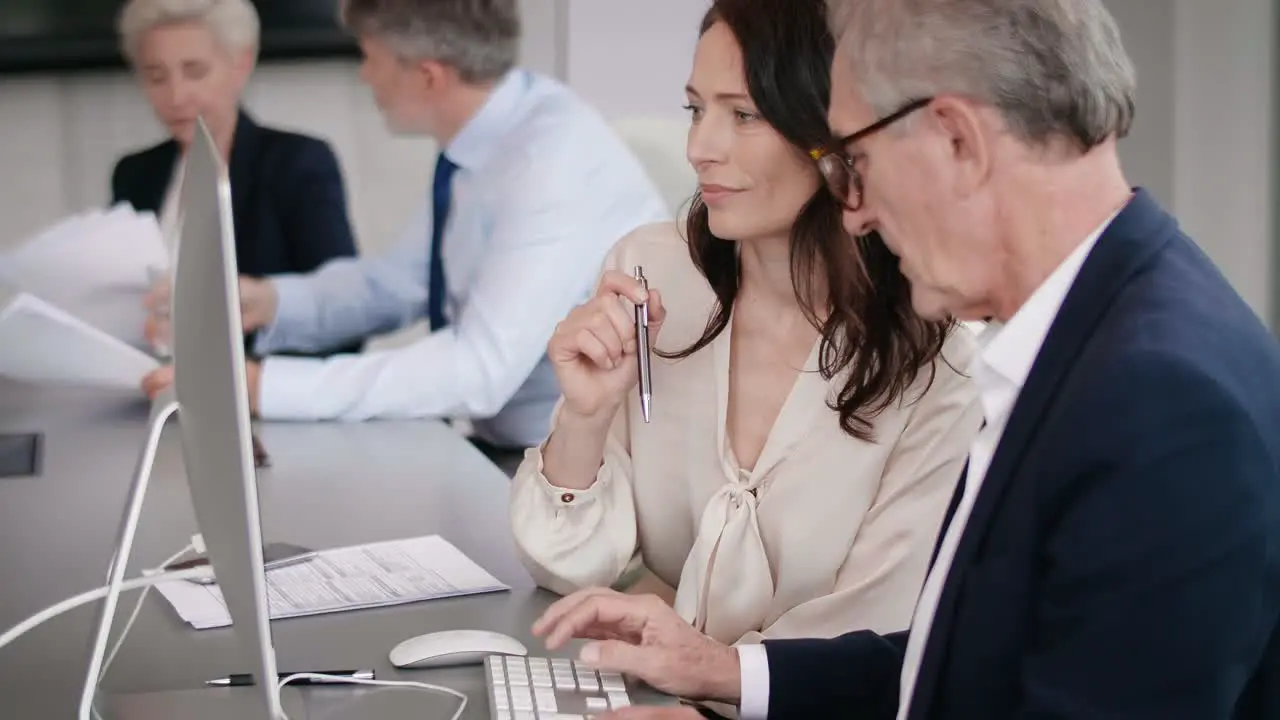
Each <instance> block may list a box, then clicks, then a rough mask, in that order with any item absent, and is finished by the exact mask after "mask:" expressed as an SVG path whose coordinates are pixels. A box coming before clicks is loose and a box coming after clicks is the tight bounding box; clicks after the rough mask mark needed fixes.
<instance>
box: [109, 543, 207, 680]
mask: <svg viewBox="0 0 1280 720" xmlns="http://www.w3.org/2000/svg"><path fill="white" fill-rule="evenodd" d="M195 547H196V546H195V545H194V544H193V545H188V546H186V547H184V548H182V549H181V550H179V551H178V552H176V553H174V554H173V555H171V556H170V557H169V559H168V560H165V561H164V562H162V563H160V567H159V568H157V569H158V570H163V569H164V568H167V567H169V565H171V564H173V563H175V562H177V561H178V560H179V559H180V558H181V557H182V556H183V555H186V554H187V553H189V552H191V551H192V550H195ZM143 572H144V573H147V572H154V571H147V570H144V571H143ZM152 587H153V586H151V585H148V586H146V587H144V588H142V592H141V593H140V594H139V595H138V601H137V602H136V603H134V605H133V612H132V613H130V615H129V620H128V621H127V622H125V624H124V629H122V630H121V631H120V637H118V638H116V644H115V645H114V646H112V648H111V652H109V653H107V658H106V659H105V660H103V661H102V670H101V671H100V672H99V673H98V682H99V683H101V682H102V678H104V677H106V676H107V670H108V669H110V667H111V662H112V661H113V660H115V659H116V654H117V653H119V652H120V648H121V647H124V639H125V638H126V637H128V636H129V631H130V630H132V629H133V623H134V622H135V621H137V619H138V614H139V613H140V612H141V611H142V604H143V603H144V602H145V601H146V599H147V593H149V592H151V588H152Z"/></svg>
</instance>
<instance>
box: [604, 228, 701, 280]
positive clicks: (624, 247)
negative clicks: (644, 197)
mask: <svg viewBox="0 0 1280 720" xmlns="http://www.w3.org/2000/svg"><path fill="white" fill-rule="evenodd" d="M609 259H610V262H611V266H616V267H618V268H623V267H629V266H630V265H633V264H637V263H643V262H644V261H646V260H648V261H653V262H662V263H667V262H673V261H683V262H685V263H689V262H691V261H690V258H689V243H688V241H687V240H686V239H685V237H684V234H683V233H682V232H681V228H680V227H679V226H677V225H676V223H674V222H672V221H670V220H665V221H662V222H652V223H646V224H644V225H641V226H639V227H637V228H635V229H634V230H632V231H631V232H629V233H627V234H626V235H623V236H622V238H621V239H620V240H618V242H617V243H616V244H615V245H614V246H613V250H612V251H611V252H610V253H609Z"/></svg>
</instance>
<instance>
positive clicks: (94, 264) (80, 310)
mask: <svg viewBox="0 0 1280 720" xmlns="http://www.w3.org/2000/svg"><path fill="white" fill-rule="evenodd" d="M169 256H170V252H169V250H168V248H167V246H166V241H165V239H164V237H163V235H162V233H161V231H160V226H159V223H158V222H157V221H156V218H155V215H154V214H153V213H149V212H146V213H138V212H134V210H133V208H132V207H130V206H129V205H124V204H121V205H117V206H115V207H113V208H111V209H110V210H92V211H88V212H83V213H80V214H77V215H72V216H70V217H67V218H64V219H63V220H61V221H59V222H57V223H55V224H54V225H52V226H50V227H49V228H46V229H45V230H44V231H42V232H40V233H38V234H36V235H35V236H34V237H31V238H29V239H28V240H27V241H25V242H24V243H22V244H21V245H19V246H18V247H16V248H14V249H13V250H10V251H8V252H4V253H0V280H3V281H4V282H5V283H7V284H9V285H11V286H13V287H16V288H18V289H20V290H22V291H25V292H28V293H31V294H32V295H35V296H36V297H39V298H41V299H43V300H45V301H47V302H49V303H52V304H54V305H56V306H58V307H61V308H65V309H66V310H68V311H70V312H72V313H74V314H75V315H76V316H77V317H79V318H80V319H81V320H84V321H85V322H86V323H88V324H90V325H93V326H94V327H97V328H98V329H100V330H103V331H105V332H107V333H109V334H111V335H114V336H116V337H118V338H121V339H122V340H124V341H125V342H128V343H129V344H131V345H134V346H135V347H142V346H143V344H144V343H143V341H142V326H143V322H144V320H145V319H146V312H145V310H144V308H143V305H142V302H143V296H144V295H145V294H146V292H147V290H148V289H149V279H148V275H147V269H148V268H160V269H163V268H167V267H169V265H170V257H169Z"/></svg>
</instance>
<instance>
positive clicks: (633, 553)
mask: <svg viewBox="0 0 1280 720" xmlns="http://www.w3.org/2000/svg"><path fill="white" fill-rule="evenodd" d="M776 5H777V3H776V2H770V1H769V0H717V2H715V3H714V5H713V7H712V8H711V11H710V12H709V14H708V15H707V17H706V19H705V21H704V22H703V25H702V32H701V36H700V38H699V42H698V46H697V51H696V54H695V56H694V62H693V71H692V74H691V77H690V80H689V85H688V88H687V94H688V99H689V102H688V109H689V112H690V115H691V120H692V122H691V126H690V130H689V140H688V156H689V161H690V163H692V164H693V166H694V168H695V169H696V170H697V173H698V180H699V192H698V194H697V195H696V196H695V197H694V200H693V204H692V207H691V209H690V212H689V215H688V217H687V219H686V221H685V223H686V226H685V228H684V233H683V237H682V233H681V232H680V231H679V229H678V228H677V226H676V225H673V224H666V225H651V226H646V227H644V228H641V229H639V230H637V231H635V232H633V233H632V234H630V235H629V236H627V237H626V238H624V239H623V240H622V241H621V242H620V243H619V244H618V245H617V247H616V248H614V250H613V252H612V254H611V256H610V258H609V260H608V263H607V267H606V271H605V273H604V275H603V277H602V278H601V280H600V283H599V288H598V292H597V295H596V296H595V297H594V298H593V299H592V300H591V301H589V302H588V303H586V304H585V305H583V306H581V307H579V308H578V309H576V310H574V311H573V313H572V314H571V315H570V316H569V317H568V318H566V319H565V320H564V321H563V322H562V323H561V325H560V326H559V328H557V331H556V333H555V336H554V337H553V338H552V340H551V343H550V345H549V348H548V353H549V356H550V358H551V360H552V362H553V363H554V364H555V367H556V372H557V374H558V377H559V380H560V384H561V390H562V393H563V397H562V399H561V402H560V405H559V407H558V409H557V411H556V414H555V418H554V421H553V422H554V424H553V428H552V431H551V435H550V437H549V438H548V439H547V441H546V442H545V443H544V444H543V445H542V446H541V447H538V448H534V449H531V450H530V451H529V452H528V453H527V455H526V459H525V462H524V464H523V465H522V466H521V467H520V469H519V471H518V472H517V474H516V477H515V479H514V481H513V482H514V486H513V492H512V508H511V520H512V525H513V529H514V535H515V538H516V542H517V545H518V547H519V549H520V551H521V554H522V557H523V558H524V560H525V563H526V565H527V567H528V568H529V570H530V572H531V573H532V574H533V576H534V577H535V579H536V580H537V581H538V582H539V583H540V584H542V585H544V586H546V587H548V588H550V589H552V590H555V591H557V592H561V593H567V592H570V591H573V590H576V589H578V588H581V587H584V586H591V585H603V586H612V587H614V588H626V589H628V590H630V591H639V590H642V589H648V590H654V591H657V592H658V593H659V594H660V595H663V596H664V597H665V598H666V599H667V600H668V601H669V602H672V603H673V604H674V605H675V607H676V609H677V610H679V611H680V613H681V614H682V615H683V616H684V617H685V618H686V619H687V620H688V621H689V622H691V623H693V624H694V625H695V626H696V627H697V628H698V629H700V630H702V631H704V632H706V633H707V634H708V635H710V636H712V637H714V638H716V639H717V640H720V641H723V642H729V643H732V642H751V641H755V640H759V639H760V638H761V637H792V636H805V637H819V636H830V635H836V634H840V633H843V632H847V631H849V630H852V629H856V628H869V629H873V630H877V631H880V632H885V631H893V630H901V629H903V628H905V627H906V626H907V624H908V622H909V621H910V617H911V611H912V608H913V607H914V604H915V600H916V596H917V594H918V593H919V591H920V586H921V583H922V582H923V579H924V575H925V572H926V568H927V565H928V562H929V556H930V553H931V551H932V548H933V544H934V540H935V538H936V536H937V532H938V528H939V526H940V524H941V521H942V517H943V514H944V512H945V510H946V506H947V503H948V501H949V500H950V498H951V495H952V491H953V489H954V487H955V483H956V481H957V479H958V478H959V475H960V471H961V468H962V465H963V463H964V459H965V456H966V454H967V453H968V449H969V443H970V440H971V439H972V438H973V436H974V434H975V433H976V432H977V430H978V427H979V425H980V423H981V409H980V407H979V405H978V400H977V393H976V390H975V389H974V388H973V387H972V385H971V384H970V383H969V382H968V381H967V380H966V379H965V378H964V377H963V376H962V375H961V374H960V373H959V372H957V371H956V369H955V368H957V367H959V368H963V367H964V366H965V365H966V364H967V362H968V360H969V356H970V354H971V353H972V351H973V339H972V336H971V335H970V334H969V333H968V331H967V330H964V329H961V328H958V327H953V326H952V325H951V324H949V323H932V322H928V321H925V320H923V319H921V318H919V317H918V316H916V315H915V314H914V313H913V311H912V309H911V298H910V289H909V287H908V285H907V282H906V280H905V279H904V278H903V277H902V275H901V274H900V273H899V272H898V266H897V261H896V260H895V258H894V257H893V255H892V254H890V253H889V252H888V250H887V249H886V248H885V247H884V246H883V245H882V244H881V243H880V241H879V240H878V239H877V238H875V237H862V238H857V239H851V238H850V237H849V236H848V235H847V234H846V233H845V232H844V231H843V229H842V227H841V215H842V211H843V207H842V206H841V205H840V204H839V202H838V201H837V200H836V199H835V197H834V196H833V195H832V194H831V193H830V192H828V191H827V190H826V189H825V187H824V186H823V181H822V178H821V175H820V173H819V169H818V166H817V162H816V161H815V160H814V158H813V156H812V155H811V154H810V150H811V149H812V148H817V147H821V146H824V145H825V144H826V143H827V142H828V141H829V140H830V132H829V130H828V127H827V122H826V110H827V100H828V92H829V82H830V79H829V73H830V66H831V59H832V54H833V52H834V46H835V42H834V39H833V38H832V37H831V35H830V33H829V31H828V29H827V23H826V18H825V15H824V3H823V2H822V0H791V2H788V3H787V6H788V9H789V12H788V13H779V12H776V10H775V8H776ZM637 265H638V266H642V267H643V269H644V272H645V275H646V276H647V278H648V281H649V283H650V286H651V288H653V289H652V290H651V291H649V292H648V293H647V294H646V293H645V292H644V291H643V290H641V289H640V287H639V285H638V283H637V282H636V281H635V280H633V279H632V278H631V277H630V274H631V270H632V269H633V267H634V266H637ZM659 293H660V294H659ZM646 299H647V300H648V302H649V312H650V319H651V322H650V329H649V332H650V336H651V338H656V340H655V341H654V343H655V353H656V356H655V357H654V362H653V367H652V371H653V373H652V376H653V401H652V414H651V418H650V422H647V423H646V422H645V420H644V419H643V417H642V414H641V408H640V404H639V403H638V402H637V398H636V392H635V389H634V388H635V383H636V374H637V373H636V362H637V361H636V357H637V356H636V351H637V348H636V342H635V339H634V338H635V335H634V326H633V321H632V314H631V311H630V308H631V305H630V303H634V302H642V301H645V300H646Z"/></svg>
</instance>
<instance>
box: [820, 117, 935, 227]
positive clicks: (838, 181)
mask: <svg viewBox="0 0 1280 720" xmlns="http://www.w3.org/2000/svg"><path fill="white" fill-rule="evenodd" d="M931 102H933V98H932V97H923V98H916V99H914V100H909V101H907V102H906V103H904V104H903V105H902V106H901V107H899V108H898V109H897V110H894V111H893V112H891V113H889V114H888V115H885V116H884V117H882V118H880V119H879V120H876V121H875V122H873V123H871V124H870V125H868V126H866V127H864V128H862V129H861V130H858V131H856V132H852V133H849V134H848V135H845V136H844V137H838V138H836V139H834V140H832V141H831V142H829V143H827V144H826V145H823V146H822V147H817V148H814V149H813V150H810V151H809V157H811V158H813V159H814V160H816V161H817V162H818V171H819V172H821V173H822V179H823V180H824V181H826V184H827V190H829V191H830V192H831V194H832V195H835V196H836V199H837V200H839V201H840V203H841V204H843V205H844V206H845V207H846V208H848V209H849V210H860V209H862V173H860V172H858V169H857V168H856V167H855V166H854V165H855V163H856V162H857V160H858V156H855V155H851V154H850V153H849V150H848V148H849V146H850V145H852V144H853V143H855V142H858V141H859V140H864V139H866V138H868V137H870V136H872V135H874V134H876V133H878V132H880V131H881V130H883V129H885V128H887V127H889V126H890V125H892V124H894V123H895V122H897V121H899V120H901V119H902V118H904V117H906V116H908V115H910V114H911V113H913V112H915V111H917V110H919V109H920V108H923V107H925V106H927V105H928V104H929V103H931ZM851 190H852V192H850V191H851ZM851 198H852V199H851Z"/></svg>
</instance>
